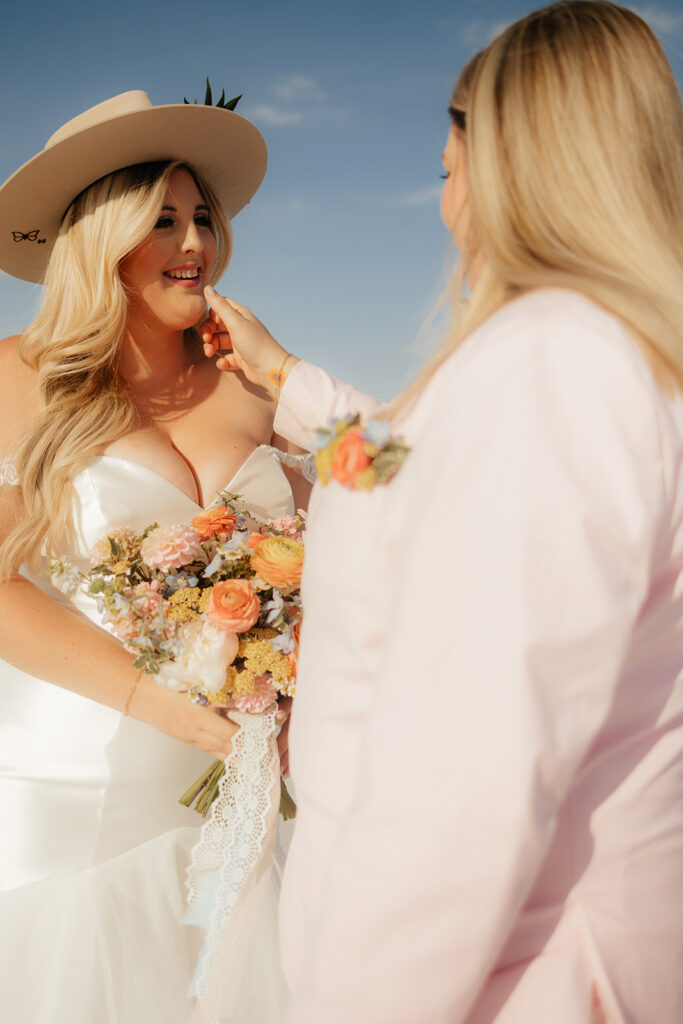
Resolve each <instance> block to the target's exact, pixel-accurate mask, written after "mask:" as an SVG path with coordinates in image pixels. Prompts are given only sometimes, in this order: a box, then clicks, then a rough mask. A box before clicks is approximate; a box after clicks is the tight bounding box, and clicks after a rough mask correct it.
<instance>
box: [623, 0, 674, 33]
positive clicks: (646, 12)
mask: <svg viewBox="0 0 683 1024" xmlns="http://www.w3.org/2000/svg"><path fill="white" fill-rule="evenodd" d="M632 9H633V10H634V11H635V12H636V14H639V15H640V16H641V18H644V19H645V21H646V22H647V23H648V25H650V26H651V28H653V29H654V30H655V32H657V33H658V34H659V35H660V36H676V35H678V34H679V33H683V11H672V10H667V9H666V8H664V7H657V6H656V5H654V4H650V5H648V6H647V7H634V8H632Z"/></svg>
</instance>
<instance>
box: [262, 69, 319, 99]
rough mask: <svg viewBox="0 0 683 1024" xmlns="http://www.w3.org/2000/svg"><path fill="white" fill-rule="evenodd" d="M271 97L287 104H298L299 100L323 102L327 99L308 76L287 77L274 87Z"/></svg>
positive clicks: (313, 79) (314, 81)
mask: <svg viewBox="0 0 683 1024" xmlns="http://www.w3.org/2000/svg"><path fill="white" fill-rule="evenodd" d="M273 95H275V96H277V98H278V99H280V100H286V101H287V102H289V103H298V102H300V101H301V100H318V101H324V100H326V99H327V95H326V93H325V91H324V89H321V87H320V86H319V84H318V83H317V82H316V80H315V78H310V77H309V76H308V75H288V76H287V78H285V79H283V81H282V82H279V83H278V84H277V85H276V86H275V88H274V89H273Z"/></svg>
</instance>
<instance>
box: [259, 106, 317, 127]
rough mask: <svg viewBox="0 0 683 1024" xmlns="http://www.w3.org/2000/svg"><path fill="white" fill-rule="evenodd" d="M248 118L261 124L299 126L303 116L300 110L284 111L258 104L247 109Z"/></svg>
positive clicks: (280, 108) (279, 108)
mask: <svg viewBox="0 0 683 1024" xmlns="http://www.w3.org/2000/svg"><path fill="white" fill-rule="evenodd" d="M249 117H250V118H252V119H253V120H254V121H256V122H257V123H258V122H261V124H270V125H276V126H281V125H292V124H301V122H302V121H303V119H304V115H303V114H302V113H301V111H300V110H285V109H283V108H282V107H276V106H273V104H271V103H259V104H257V106H255V107H251V108H250V109H249Z"/></svg>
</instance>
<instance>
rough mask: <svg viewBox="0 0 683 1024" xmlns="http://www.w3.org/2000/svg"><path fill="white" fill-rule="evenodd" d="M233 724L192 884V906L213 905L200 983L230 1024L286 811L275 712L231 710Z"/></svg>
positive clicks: (211, 1008) (205, 1004)
mask: <svg viewBox="0 0 683 1024" xmlns="http://www.w3.org/2000/svg"><path fill="white" fill-rule="evenodd" d="M230 718H231V719H232V720H233V721H234V722H236V723H237V724H238V725H239V726H240V729H239V731H238V732H237V733H236V735H235V738H234V740H233V748H232V751H231V753H230V754H229V756H228V757H227V759H226V761H225V774H224V776H223V778H222V779H221V781H220V784H219V795H218V797H217V798H216V800H215V801H214V803H213V805H212V807H211V811H210V815H209V818H208V820H207V821H206V823H205V824H204V825H203V826H202V829H201V833H200V839H199V841H198V843H197V844H196V845H195V846H194V848H193V850H192V855H191V863H190V867H189V868H188V877H187V882H186V885H187V890H188V897H189V904H190V907H192V906H193V905H194V904H195V903H196V902H197V901H198V900H199V899H200V898H201V897H202V895H208V896H209V897H210V900H211V905H212V909H211V911H210V914H209V915H205V918H207V919H208V931H207V935H206V940H205V943H204V948H203V950H202V955H201V959H200V962H199V966H198V968H197V971H196V973H195V979H194V994H195V995H196V996H197V997H198V999H199V1004H200V1009H201V1011H202V1013H203V1014H204V1016H203V1018H202V1019H204V1020H207V1021H209V1020H215V1019H217V1018H221V1020H230V1015H231V1012H232V1010H233V1008H234V1005H235V1002H236V999H237V997H238V994H239V988H240V984H241V980H242V976H243V972H244V963H245V961H246V957H247V954H248V952H249V947H250V939H251V935H252V932H253V928H254V924H255V919H256V917H257V914H258V910H259V906H260V901H261V898H262V896H263V892H264V884H263V883H265V882H266V880H267V878H268V874H269V872H270V869H271V867H272V863H273V856H274V851H275V837H276V826H277V813H278V807H279V792H280V760H279V756H278V751H277V744H276V724H275V708H274V707H273V708H271V709H269V710H267V711H264V712H263V713H262V714H260V715H250V714H246V713H244V712H238V711H231V712H230ZM208 890H211V891H210V893H209V892H208ZM264 984H267V979H264Z"/></svg>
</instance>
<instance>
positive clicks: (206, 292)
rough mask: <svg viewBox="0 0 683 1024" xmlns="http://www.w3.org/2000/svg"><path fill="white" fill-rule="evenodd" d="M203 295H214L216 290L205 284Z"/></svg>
mask: <svg viewBox="0 0 683 1024" xmlns="http://www.w3.org/2000/svg"><path fill="white" fill-rule="evenodd" d="M204 293H205V294H208V295H215V294H216V289H215V288H212V287H211V285H210V284H207V286H206V288H205V289H204Z"/></svg>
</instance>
